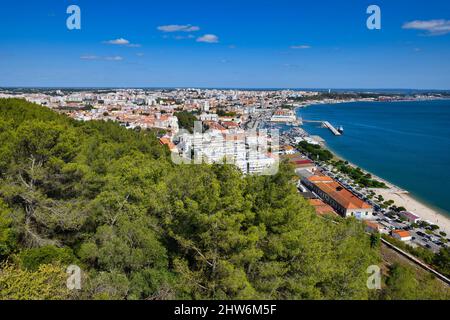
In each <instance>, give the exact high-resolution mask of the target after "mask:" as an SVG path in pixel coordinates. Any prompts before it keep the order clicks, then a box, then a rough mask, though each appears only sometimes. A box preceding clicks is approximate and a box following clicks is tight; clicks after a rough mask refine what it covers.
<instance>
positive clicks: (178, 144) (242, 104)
mask: <svg viewBox="0 0 450 320" xmlns="http://www.w3.org/2000/svg"><path fill="white" fill-rule="evenodd" d="M0 98H21V99H25V100H27V101H29V102H33V103H37V104H40V105H42V106H46V107H48V108H50V109H53V110H55V111H57V112H60V113H64V114H67V115H68V116H70V117H71V118H73V119H75V120H79V121H90V120H103V121H114V122H118V123H120V125H122V126H124V127H126V128H129V129H132V130H151V131H154V132H155V134H156V135H157V136H158V138H159V141H160V143H161V144H163V145H167V147H168V148H169V150H170V151H171V153H172V154H173V157H172V159H180V162H183V163H186V162H187V163H189V161H191V160H192V157H193V158H194V161H200V162H207V163H221V161H224V162H227V163H233V164H235V165H236V166H237V167H238V168H239V169H240V170H241V171H242V172H243V173H244V174H273V173H274V171H273V170H274V168H275V170H276V166H277V165H278V162H279V161H286V162H289V163H290V164H291V165H292V167H293V168H294V170H295V172H296V174H297V176H298V181H297V187H298V190H299V193H300V194H301V195H302V196H303V197H304V198H306V199H307V200H308V201H309V202H310V204H311V205H312V206H313V207H314V208H315V210H316V213H317V214H318V215H320V216H326V217H331V218H332V219H333V217H344V218H347V217H354V218H356V219H359V220H363V221H365V222H364V223H365V224H366V230H367V231H368V232H370V233H376V234H381V235H382V237H385V238H386V239H395V240H396V241H397V242H398V241H400V242H402V243H405V244H407V247H408V248H412V250H413V249H414V248H418V247H420V248H424V249H429V250H431V251H432V252H434V253H437V252H439V250H440V249H441V248H445V247H447V246H448V245H449V239H448V238H447V234H446V233H445V232H444V231H442V230H439V226H437V225H436V224H434V223H433V222H431V221H426V220H422V219H421V218H420V213H419V212H418V213H416V212H409V211H408V210H407V208H402V207H396V206H395V204H394V203H391V202H387V201H385V200H384V199H383V198H382V197H380V196H378V197H376V196H375V193H374V192H373V191H372V190H371V188H370V187H367V186H362V185H361V184H360V183H357V182H356V181H355V180H354V179H353V178H352V177H351V175H350V174H347V175H342V174H340V173H339V172H337V169H336V168H337V167H336V163H338V162H333V161H331V162H330V161H326V160H330V159H325V161H324V159H321V158H320V157H319V155H318V154H315V153H311V152H308V147H311V146H313V147H314V148H319V149H320V148H321V146H322V147H323V146H324V143H323V140H321V138H320V137H317V136H310V135H309V134H308V133H307V132H306V131H305V130H304V129H303V128H302V127H301V125H302V123H303V121H308V120H306V119H301V118H298V117H297V116H296V113H295V110H296V109H298V108H302V107H304V106H307V105H311V104H316V103H339V102H349V101H397V100H398V101H402V100H408V99H436V98H440V96H439V94H417V95H415V96H408V97H407V96H403V95H382V94H374V93H331V92H330V91H297V90H221V89H194V88H192V89H151V90H150V89H117V90H116V89H90V90H81V89H80V90H75V89H71V90H68V89H42V90H20V89H3V90H0ZM324 120H326V119H324ZM279 124H287V125H288V126H289V130H285V131H284V132H281V133H280V135H279V136H278V133H275V132H278V131H277V130H274V129H276V128H277V125H279ZM326 126H327V127H329V129H330V130H332V131H333V130H334V132H335V133H336V135H337V134H342V133H343V130H344V128H339V130H338V129H335V128H334V127H333V126H332V125H331V124H329V123H328V125H326ZM300 145H302V146H304V147H305V148H300V147H299V146H300ZM252 151H254V152H252ZM341 165H342V163H341ZM353 169H354V168H353ZM355 170H356V169H355ZM357 170H361V169H359V168H357ZM360 173H361V174H364V175H365V176H370V174H368V173H365V172H362V171H360ZM371 182H372V184H373V185H374V186H377V187H383V185H384V183H383V182H380V181H377V179H373V180H371ZM395 240H394V241H395Z"/></svg>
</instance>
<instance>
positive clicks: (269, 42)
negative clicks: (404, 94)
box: [0, 0, 450, 89]
mask: <svg viewBox="0 0 450 320" xmlns="http://www.w3.org/2000/svg"><path fill="white" fill-rule="evenodd" d="M72 4H76V5H78V6H79V7H80V8H81V27H82V28H81V30H72V31H70V30H68V29H67V27H66V19H67V17H68V16H69V15H68V14H66V9H67V7H68V6H69V5H72ZM371 4H376V5H378V6H380V8H381V13H382V29H381V30H368V29H367V27H366V20H367V18H368V16H369V15H368V14H366V9H367V7H368V6H369V5H371ZM0 37H1V40H0V86H41V87H44V86H65V87H67V86H69V87H70V86H76V87H86V86H89V87H90V86H100V87H119V86H121V87H248V88H257V87H262V88H418V89H450V1H443V0H426V1H412V0H409V1H406V0H389V1H386V0H371V1H366V0H345V1H344V0H342V1H332V0H329V1H324V0H316V1H306V0H305V1H303V0H290V1H289V0H276V1H275V0H259V1H256V0H247V1H246V0H240V1H237V0H214V1H206V0H205V1H202V0H196V1H170V0H165V1H150V0H149V1H143V0H127V1H122V0H121V1H119V0H116V1H115V0H109V1H106V0H96V1H92V0H58V1H55V0H40V1H31V0H29V1H23V0H14V1H13V0H2V3H1V10H0Z"/></svg>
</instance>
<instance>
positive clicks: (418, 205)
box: [372, 185, 450, 235]
mask: <svg viewBox="0 0 450 320" xmlns="http://www.w3.org/2000/svg"><path fill="white" fill-rule="evenodd" d="M389 187H390V188H389V189H372V190H374V191H375V192H376V193H377V195H381V196H383V197H384V199H385V200H393V201H394V202H395V205H396V206H398V207H405V208H406V209H407V210H408V211H410V212H412V213H415V214H416V215H418V216H420V217H421V219H422V220H424V221H430V222H432V223H434V224H436V225H438V226H439V227H440V231H444V232H445V233H447V235H450V219H449V218H448V217H447V216H445V215H444V214H441V213H440V212H438V211H437V210H435V209H433V208H430V207H429V206H427V205H425V204H423V203H422V202H420V201H418V200H416V199H415V198H413V197H412V196H411V195H410V194H409V193H407V192H406V191H404V190H401V189H399V188H397V187H395V186H392V185H389Z"/></svg>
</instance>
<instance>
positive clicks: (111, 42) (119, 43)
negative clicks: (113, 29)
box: [105, 38, 130, 46]
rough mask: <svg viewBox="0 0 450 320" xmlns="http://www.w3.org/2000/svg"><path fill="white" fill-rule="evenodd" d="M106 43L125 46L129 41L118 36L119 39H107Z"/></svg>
mask: <svg viewBox="0 0 450 320" xmlns="http://www.w3.org/2000/svg"><path fill="white" fill-rule="evenodd" d="M105 43H106V44H113V45H117V46H125V45H128V44H130V41H128V40H127V39H124V38H119V39H115V40H109V41H105Z"/></svg>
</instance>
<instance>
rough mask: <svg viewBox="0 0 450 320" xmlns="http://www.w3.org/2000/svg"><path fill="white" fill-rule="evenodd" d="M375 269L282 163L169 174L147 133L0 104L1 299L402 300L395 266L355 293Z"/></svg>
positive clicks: (162, 152)
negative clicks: (269, 172) (269, 168)
mask: <svg viewBox="0 0 450 320" xmlns="http://www.w3.org/2000/svg"><path fill="white" fill-rule="evenodd" d="M379 262H380V255H379V248H378V247H377V246H374V245H373V244H372V245H371V241H370V238H369V237H368V236H367V235H366V234H365V233H364V230H363V227H362V225H361V224H360V223H358V222H357V221H353V220H345V221H344V220H343V221H342V223H339V224H334V223H332V222H331V221H328V220H326V219H322V218H318V217H316V215H315V214H314V211H313V209H312V208H311V207H310V206H309V205H308V204H307V202H306V201H305V200H304V199H303V198H301V197H300V196H299V195H298V194H297V191H296V188H295V185H294V184H293V183H292V170H291V169H290V168H289V167H288V166H287V165H285V164H283V165H282V166H281V170H280V172H279V173H278V174H277V175H275V176H269V177H266V176H264V177H262V176H259V177H258V176H247V177H244V176H242V175H241V173H240V172H239V171H238V170H237V169H235V168H234V167H232V166H228V165H212V166H211V165H181V166H179V165H174V164H172V162H171V161H170V156H169V153H168V150H167V149H165V147H163V146H161V145H160V144H159V143H158V140H157V139H156V137H155V136H154V134H153V133H152V132H150V131H133V130H126V129H125V128H122V127H120V126H119V125H117V124H115V123H112V122H86V123H82V122H76V121H73V120H71V119H69V118H67V117H65V116H63V115H59V114H57V113H55V112H53V111H51V110H48V109H46V108H43V107H40V106H37V105H34V104H30V103H27V102H25V101H22V100H16V99H14V100H11V99H10V100H0V299H80V298H82V299H369V298H389V297H391V298H396V299H398V298H403V297H404V298H414V297H412V294H411V293H410V290H405V289H404V287H405V285H408V286H411V284H409V283H408V284H405V279H408V277H409V278H410V277H411V274H410V273H408V272H407V271H406V272H405V271H404V270H403V269H402V268H397V267H396V269H395V270H394V271H395V272H394V273H393V275H394V276H395V277H394V278H392V279H390V283H389V284H390V286H391V287H390V289H389V288H386V289H385V290H384V291H383V292H379V293H377V294H375V293H374V292H373V291H372V292H371V291H369V290H368V289H367V286H366V281H367V276H368V275H367V273H366V269H367V267H368V266H369V265H372V264H377V263H379ZM70 264H76V265H78V266H80V267H81V269H82V270H83V281H82V290H81V291H75V292H73V291H71V292H69V291H68V290H67V289H66V288H65V279H66V277H67V275H66V274H65V268H66V267H67V266H68V265H70ZM432 281H434V280H432V279H431V280H430V282H427V284H426V287H423V288H425V289H427V290H430V289H429V288H432V284H433V283H434V282H432ZM412 285H415V286H416V287H415V289H414V292H421V294H422V296H424V295H426V293H425V291H423V290H421V289H422V286H424V285H423V284H422V283H418V282H417V281H415V282H414V283H413V284H412ZM389 290H390V291H389ZM405 292H408V294H407V295H406V293H405ZM402 294H404V295H403V296H402ZM390 295H391V296H390ZM422 296H419V298H422ZM435 296H436V295H435ZM438 297H439V298H440V297H445V293H443V294H442V295H439V296H438ZM416 298H417V296H416ZM425 298H426V296H425Z"/></svg>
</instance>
